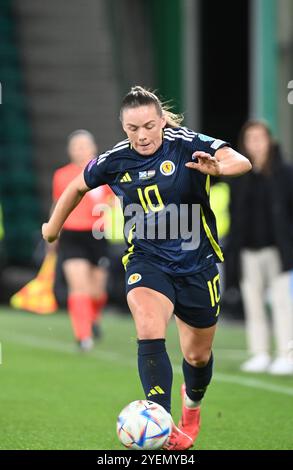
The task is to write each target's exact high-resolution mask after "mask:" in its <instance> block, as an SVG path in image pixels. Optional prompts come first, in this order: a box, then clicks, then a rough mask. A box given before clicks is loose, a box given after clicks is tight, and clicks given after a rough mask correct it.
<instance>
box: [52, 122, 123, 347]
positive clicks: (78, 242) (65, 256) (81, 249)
mask: <svg viewBox="0 0 293 470" xmlns="http://www.w3.org/2000/svg"><path fill="white" fill-rule="evenodd" d="M67 150H68V155H69V159H70V163H69V164H68V165H65V166H63V167H62V168H59V169H58V170H56V172H55V173H54V176H53V201H54V205H55V204H56V202H57V201H58V199H59V197H60V196H61V194H62V193H63V191H64V190H65V188H66V187H67V186H68V185H69V183H71V181H72V180H73V179H74V178H75V177H76V176H77V175H79V174H80V172H81V171H82V170H83V169H84V168H85V167H86V165H87V164H88V162H89V161H90V159H91V158H92V157H93V155H95V154H96V153H97V145H96V142H95V139H94V137H93V135H92V134H91V133H90V132H88V131H86V130H76V131H74V132H73V133H71V134H70V135H69V137H68V146H67ZM112 197H114V195H113V193H112V191H111V189H110V188H109V186H107V185H105V186H101V187H100V188H97V190H93V191H90V192H89V193H88V194H87V195H86V196H85V197H84V198H83V200H82V202H81V203H80V204H79V205H78V206H77V207H76V208H75V209H74V211H73V212H72V213H71V214H70V216H69V217H68V219H67V220H66V222H65V224H64V227H63V230H62V233H61V236H60V239H59V244H58V254H59V255H60V256H61V257H62V262H63V263H62V267H63V271H64V275H65V279H66V282H67V285H68V301H67V305H68V312H69V315H70V319H71V324H72V328H73V333H74V336H75V338H76V340H77V342H78V344H79V347H80V349H81V350H89V349H91V348H92V347H93V337H95V338H98V337H100V334H101V332H100V322H101V315H102V309H103V307H104V306H105V304H106V302H107V292H106V283H107V266H108V264H109V261H108V258H107V241H106V240H105V238H104V237H102V238H100V237H99V239H98V240H97V239H96V238H94V236H93V233H92V230H93V228H94V230H95V231H96V230H98V231H100V232H103V231H104V220H103V218H102V217H100V218H97V217H94V216H93V209H94V207H95V205H96V204H107V203H108V202H109V201H110V200H111V198H112Z"/></svg>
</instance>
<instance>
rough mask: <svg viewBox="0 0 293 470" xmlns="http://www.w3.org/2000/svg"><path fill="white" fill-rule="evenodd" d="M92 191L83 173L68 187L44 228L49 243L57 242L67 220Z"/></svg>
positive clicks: (44, 235)
mask: <svg viewBox="0 0 293 470" xmlns="http://www.w3.org/2000/svg"><path fill="white" fill-rule="evenodd" d="M90 190H91V188H89V187H88V186H87V184H86V183H85V180H84V173H83V172H81V173H80V174H79V175H78V176H77V177H76V178H74V180H73V181H72V182H71V183H70V184H69V185H68V186H67V188H66V189H65V190H64V192H63V193H62V194H61V196H60V198H59V199H58V201H57V203H56V205H55V207H54V210H53V212H52V214H51V217H50V219H49V221H48V222H47V223H44V224H43V226H42V234H43V238H44V239H45V240H46V241H47V242H49V243H52V242H54V241H55V240H57V238H58V236H59V232H60V230H61V228H62V226H63V224H64V222H65V220H66V219H67V217H68V216H69V215H70V214H71V212H72V211H73V209H74V208H75V207H76V206H77V205H78V204H79V202H80V201H81V200H82V198H83V196H84V195H85V193H87V191H90Z"/></svg>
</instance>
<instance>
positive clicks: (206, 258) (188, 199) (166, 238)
mask: <svg viewBox="0 0 293 470" xmlns="http://www.w3.org/2000/svg"><path fill="white" fill-rule="evenodd" d="M228 145H229V144H228V143H227V142H224V141H222V140H219V139H213V138H211V137H208V136H206V135H203V134H199V133H195V132H193V131H191V130H189V129H187V128H185V127H178V128H174V129H173V128H172V129H171V128H167V129H164V138H163V143H162V145H161V146H160V148H159V149H158V150H157V151H156V152H155V153H154V154H153V155H150V156H142V155H140V154H139V153H138V152H136V151H135V150H134V149H132V147H131V144H130V142H129V140H128V139H126V140H124V141H122V142H120V143H119V144H117V145H116V146H115V147H113V149H112V150H110V151H108V152H105V153H103V154H102V155H100V156H99V157H97V158H95V159H93V160H92V161H91V162H90V163H89V164H88V165H87V167H86V168H85V170H84V179H85V182H86V184H87V186H88V187H89V188H96V187H97V186H100V185H103V184H108V185H109V186H110V187H111V189H112V190H113V192H114V193H115V194H116V195H117V196H118V197H120V199H121V204H122V209H123V212H124V222H125V228H126V231H125V232H124V233H125V239H126V242H127V246H128V249H127V251H126V253H125V256H124V257H123V264H124V266H125V268H126V266H127V263H128V261H129V259H130V258H133V257H138V258H140V260H141V259H142V260H143V259H144V260H147V261H148V262H150V263H153V264H154V265H156V266H159V267H160V269H162V270H163V271H165V272H167V273H169V274H172V275H180V276H181V275H184V274H186V275H187V274H191V273H196V272H200V271H202V270H204V269H206V268H207V267H208V266H210V265H211V264H214V263H215V262H220V261H223V254H222V251H221V248H220V246H219V243H218V237H217V228H216V220H215V216H214V214H213V212H212V210H211V207H210V202H209V184H210V177H209V176H208V175H205V174H202V173H200V172H199V171H197V170H193V169H190V168H187V167H186V166H185V164H186V163H187V162H190V161H192V154H193V153H194V152H195V151H204V152H208V153H209V154H211V155H212V156H214V154H215V153H216V151H217V150H218V149H219V148H221V147H224V146H228Z"/></svg>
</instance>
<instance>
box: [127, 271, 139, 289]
mask: <svg viewBox="0 0 293 470" xmlns="http://www.w3.org/2000/svg"><path fill="white" fill-rule="evenodd" d="M139 281H141V274H138V273H134V274H131V276H129V278H128V281H127V284H128V285H129V286H131V285H132V284H136V283H137V282H139Z"/></svg>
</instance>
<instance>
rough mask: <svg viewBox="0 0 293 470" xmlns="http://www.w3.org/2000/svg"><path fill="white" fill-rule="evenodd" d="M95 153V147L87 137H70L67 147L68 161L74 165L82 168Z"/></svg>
mask: <svg viewBox="0 0 293 470" xmlns="http://www.w3.org/2000/svg"><path fill="white" fill-rule="evenodd" d="M96 153H97V147H96V145H95V143H94V142H93V140H92V139H91V138H90V137H88V136H87V135H77V136H75V137H72V139H71V140H70V142H69V145H68V154H69V158H70V160H71V161H72V162H73V163H75V164H76V165H79V166H83V165H85V164H86V163H87V162H88V161H89V160H90V159H91V158H93V157H94V156H95V154H96Z"/></svg>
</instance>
